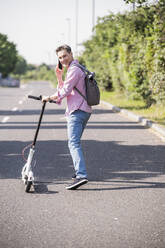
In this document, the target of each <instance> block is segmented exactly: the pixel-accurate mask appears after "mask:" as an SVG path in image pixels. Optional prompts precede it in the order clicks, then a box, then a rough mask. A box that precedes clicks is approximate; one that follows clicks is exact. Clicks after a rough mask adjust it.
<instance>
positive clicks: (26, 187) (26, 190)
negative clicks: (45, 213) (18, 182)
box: [25, 181, 32, 193]
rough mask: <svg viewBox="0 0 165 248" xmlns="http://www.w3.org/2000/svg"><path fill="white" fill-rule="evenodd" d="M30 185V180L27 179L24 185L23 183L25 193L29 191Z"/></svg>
mask: <svg viewBox="0 0 165 248" xmlns="http://www.w3.org/2000/svg"><path fill="white" fill-rule="evenodd" d="M31 186H32V181H27V182H26V185H25V192H26V193H29V191H30V188H31Z"/></svg>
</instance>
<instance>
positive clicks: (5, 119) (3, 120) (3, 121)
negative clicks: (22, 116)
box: [1, 116, 10, 123]
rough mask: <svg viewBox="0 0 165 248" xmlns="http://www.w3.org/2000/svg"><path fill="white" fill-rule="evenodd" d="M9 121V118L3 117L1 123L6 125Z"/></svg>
mask: <svg viewBox="0 0 165 248" xmlns="http://www.w3.org/2000/svg"><path fill="white" fill-rule="evenodd" d="M9 119H10V117H9V116H5V117H4V118H3V119H2V121H1V123H6V122H7V121H8V120H9Z"/></svg>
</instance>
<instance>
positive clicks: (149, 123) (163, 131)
mask: <svg viewBox="0 0 165 248" xmlns="http://www.w3.org/2000/svg"><path fill="white" fill-rule="evenodd" d="M100 103H101V105H104V106H106V107H108V108H110V109H111V110H112V111H114V112H117V113H122V114H124V115H126V116H127V117H129V118H131V119H132V120H134V121H137V122H139V123H140V124H142V125H143V126H145V127H147V128H151V129H152V130H154V131H155V132H156V133H158V134H159V135H160V136H161V138H162V139H163V140H164V141H165V128H163V127H161V126H160V125H158V124H155V123H153V122H152V121H150V120H148V119H146V118H144V117H142V116H139V115H137V114H134V113H132V112H130V111H128V110H126V109H120V108H119V107H116V106H114V105H112V104H111V103H108V102H106V101H102V100H101V102H100Z"/></svg>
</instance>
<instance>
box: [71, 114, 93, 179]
mask: <svg viewBox="0 0 165 248" xmlns="http://www.w3.org/2000/svg"><path fill="white" fill-rule="evenodd" d="M90 115H91V114H90V113H87V112H84V111H82V110H76V111H74V112H73V113H71V114H70V115H69V117H68V118H67V131H68V147H69V150H70V154H71V156H72V160H73V165H74V169H75V173H76V178H87V172H86V166H85V160H84V155H83V152H82V148H81V143H80V139H81V136H82V134H83V131H84V128H85V126H86V124H87V122H88V120H89V118H90Z"/></svg>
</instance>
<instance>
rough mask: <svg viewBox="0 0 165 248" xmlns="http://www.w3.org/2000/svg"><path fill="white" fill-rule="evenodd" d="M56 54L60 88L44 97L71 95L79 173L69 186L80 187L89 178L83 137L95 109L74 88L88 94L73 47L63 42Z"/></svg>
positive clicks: (71, 139) (72, 146)
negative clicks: (82, 142) (82, 144)
mask: <svg viewBox="0 0 165 248" xmlns="http://www.w3.org/2000/svg"><path fill="white" fill-rule="evenodd" d="M56 54H57V56H58V59H59V61H60V63H61V65H62V69H60V68H59V66H57V67H56V76H57V80H58V86H57V91H56V93H55V94H54V95H52V96H44V97H43V98H42V100H43V101H50V100H56V101H57V102H58V103H60V102H61V101H62V99H63V98H64V97H67V108H66V116H67V132H68V146H69V150H70V154H71V156H72V160H73V165H74V169H75V177H74V181H73V182H72V183H71V184H70V185H68V186H67V187H66V189H76V188H78V187H79V186H81V185H83V184H85V183H87V182H88V180H87V172H86V166H85V160H84V156H83V152H82V147H81V143H80V139H81V136H82V134H83V131H84V128H85V126H86V124H87V122H88V120H89V118H90V115H91V112H92V109H91V107H90V106H89V105H88V104H87V101H86V100H85V99H84V98H83V97H82V96H81V95H80V94H79V93H78V92H77V91H76V90H75V89H74V87H75V86H76V88H78V90H79V91H80V92H81V93H82V94H83V95H85V81H84V78H85V73H84V72H83V71H82V70H81V69H80V68H78V67H77V66H75V64H78V61H77V60H74V59H73V54H72V51H71V48H70V47H69V46H68V45H63V46H60V47H58V48H57V49H56ZM63 67H66V68H67V74H66V78H65V81H63V79H62V75H63Z"/></svg>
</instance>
